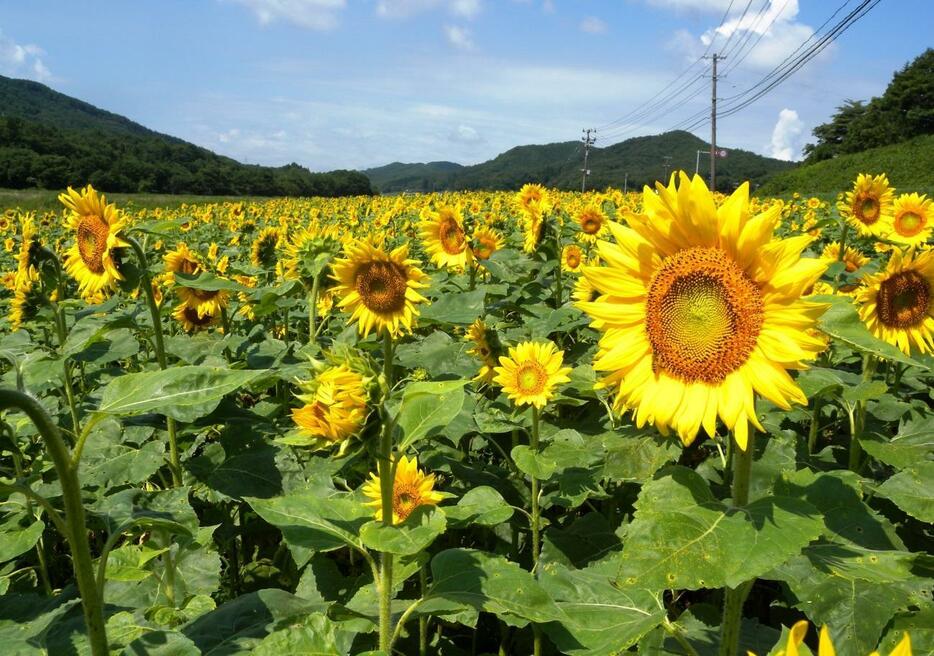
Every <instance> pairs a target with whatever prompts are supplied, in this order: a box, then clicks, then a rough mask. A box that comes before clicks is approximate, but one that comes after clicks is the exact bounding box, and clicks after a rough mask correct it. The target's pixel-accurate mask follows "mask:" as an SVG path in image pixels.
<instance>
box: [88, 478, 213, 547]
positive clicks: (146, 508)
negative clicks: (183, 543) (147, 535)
mask: <svg viewBox="0 0 934 656" xmlns="http://www.w3.org/2000/svg"><path fill="white" fill-rule="evenodd" d="M188 493H189V489H188V488H187V487H179V488H173V489H171V490H160V491H153V492H148V491H144V490H136V489H127V490H120V491H119V492H115V493H113V494H110V495H108V496H105V497H102V498H100V499H99V500H98V501H97V502H96V503H95V504H94V505H93V506H91V507H90V510H91V512H93V513H94V514H95V515H97V516H98V517H100V518H101V520H102V521H103V522H104V523H105V525H106V526H107V529H108V530H109V531H110V532H111V533H114V532H117V531H125V530H127V529H129V528H130V527H133V526H139V527H144V528H149V529H153V530H163V531H168V532H170V533H174V534H178V535H187V536H191V535H194V534H195V533H196V532H197V531H198V516H197V515H195V511H194V510H193V509H192V507H191V505H190V504H189V503H188Z"/></svg>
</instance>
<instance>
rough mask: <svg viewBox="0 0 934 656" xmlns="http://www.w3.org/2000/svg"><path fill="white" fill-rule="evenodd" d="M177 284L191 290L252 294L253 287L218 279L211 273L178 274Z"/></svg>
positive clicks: (176, 274) (176, 275)
mask: <svg viewBox="0 0 934 656" xmlns="http://www.w3.org/2000/svg"><path fill="white" fill-rule="evenodd" d="M174 275H175V283H176V284H178V285H180V286H181V287H188V288H189V289H200V290H202V291H206V292H218V291H228V292H252V291H253V289H252V288H251V287H245V286H243V285H241V284H240V283H238V282H235V281H233V280H228V279H227V278H218V277H217V276H215V275H214V274H213V273H211V272H210V271H202V272H201V273H199V274H198V275H190V274H187V273H180V272H176V273H175V274H174Z"/></svg>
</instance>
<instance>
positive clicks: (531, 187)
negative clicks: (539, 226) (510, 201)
mask: <svg viewBox="0 0 934 656" xmlns="http://www.w3.org/2000/svg"><path fill="white" fill-rule="evenodd" d="M516 200H517V202H518V203H519V207H520V208H522V209H523V210H525V211H526V212H538V213H541V212H547V211H548V210H549V209H550V201H549V197H548V191H546V189H545V188H544V187H543V186H541V185H540V184H533V183H528V184H524V185H522V188H521V189H520V190H519V192H518V193H517V194H516Z"/></svg>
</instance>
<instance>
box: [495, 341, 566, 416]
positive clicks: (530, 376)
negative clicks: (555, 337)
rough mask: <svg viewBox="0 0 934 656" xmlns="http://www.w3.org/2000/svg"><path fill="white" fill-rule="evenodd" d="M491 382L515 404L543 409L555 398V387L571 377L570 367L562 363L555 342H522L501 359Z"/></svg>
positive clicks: (562, 355)
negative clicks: (501, 389) (569, 375)
mask: <svg viewBox="0 0 934 656" xmlns="http://www.w3.org/2000/svg"><path fill="white" fill-rule="evenodd" d="M499 364H500V366H499V367H496V369H495V370H494V371H496V378H495V379H494V382H496V383H497V384H499V385H500V386H501V387H502V388H503V392H505V393H506V395H507V396H508V397H509V398H510V399H512V401H513V402H515V404H516V405H534V406H535V407H536V408H539V409H541V408H544V407H545V406H546V405H548V402H549V401H550V400H551V399H552V398H554V396H555V393H556V390H555V388H556V387H557V386H558V385H561V384H562V383H566V382H568V381H569V380H571V379H570V378H568V374H569V373H571V368H570V367H564V366H562V365H563V364H564V353H563V352H562V351H559V350H558V348H557V347H556V346H555V344H554V342H522V343H521V344H519V345H518V346H513V347H512V348H510V349H509V355H508V357H507V356H500V358H499Z"/></svg>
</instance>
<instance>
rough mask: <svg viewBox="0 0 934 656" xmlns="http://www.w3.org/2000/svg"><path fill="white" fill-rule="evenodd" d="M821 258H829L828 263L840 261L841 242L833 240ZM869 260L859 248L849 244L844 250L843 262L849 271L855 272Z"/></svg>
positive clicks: (825, 248)
mask: <svg viewBox="0 0 934 656" xmlns="http://www.w3.org/2000/svg"><path fill="white" fill-rule="evenodd" d="M821 258H822V259H824V260H827V263H828V264H832V263H834V262H838V261H840V242H838V241H833V242H830V243H829V244H827V245H826V246H825V247H824V250H823V252H822V253H821ZM867 262H869V258H868V257H866V256H865V255H863V254H862V253H860V252H859V250H857V249H855V248H853V247H851V246H847V247H846V248H845V249H844V251H843V264H844V266H845V267H846V272H847V273H853V272H854V271H858V270H859V269H860V268H862V267H863V266H865V265H866V263H867Z"/></svg>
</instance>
